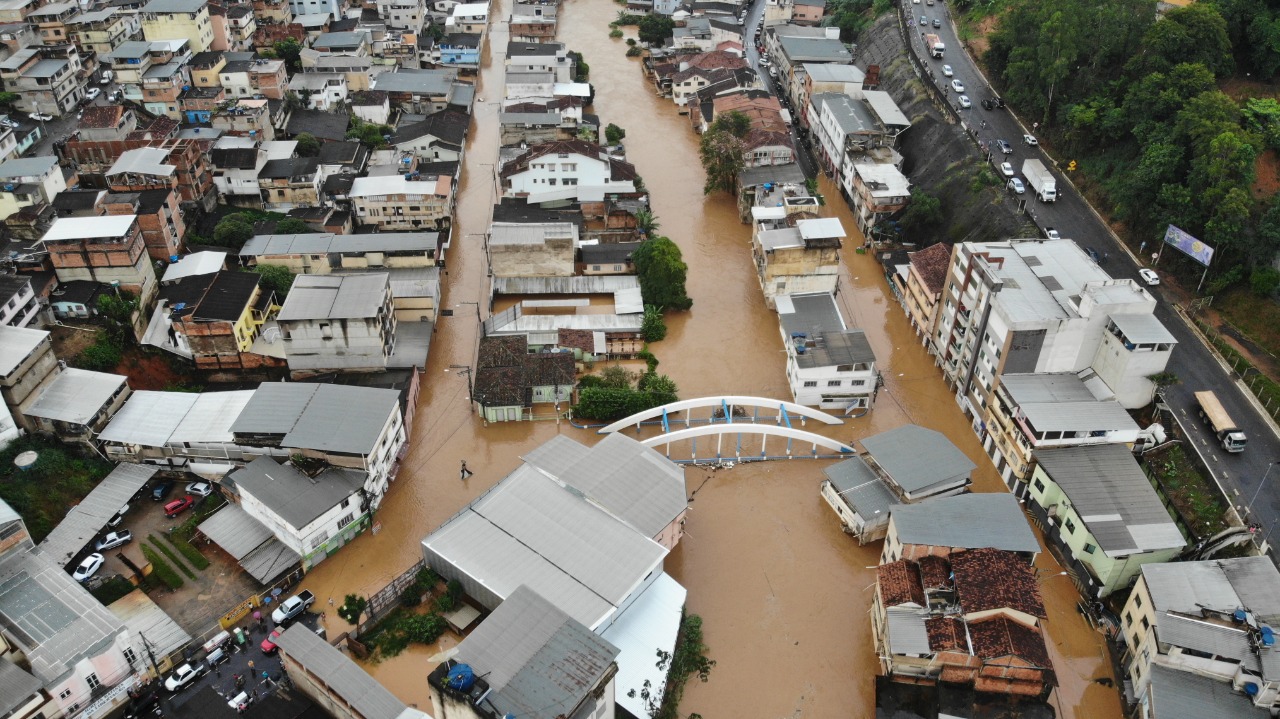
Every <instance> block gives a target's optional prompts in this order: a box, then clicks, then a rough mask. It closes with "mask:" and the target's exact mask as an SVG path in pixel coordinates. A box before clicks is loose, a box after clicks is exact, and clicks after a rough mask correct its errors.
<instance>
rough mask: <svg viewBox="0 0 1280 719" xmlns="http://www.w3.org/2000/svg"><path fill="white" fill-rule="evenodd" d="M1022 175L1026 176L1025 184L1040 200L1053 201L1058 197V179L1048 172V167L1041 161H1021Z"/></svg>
mask: <svg viewBox="0 0 1280 719" xmlns="http://www.w3.org/2000/svg"><path fill="white" fill-rule="evenodd" d="M1022 176H1023V177H1025V178H1027V186H1028V187H1030V188H1031V191H1032V192H1034V193H1035V194H1036V197H1039V198H1040V201H1041V202H1055V201H1056V200H1057V199H1058V181H1057V180H1055V179H1054V177H1053V175H1051V174H1049V169H1048V168H1046V167H1045V166H1044V163H1043V162H1041V161H1039V160H1025V161H1024V162H1023V163H1022Z"/></svg>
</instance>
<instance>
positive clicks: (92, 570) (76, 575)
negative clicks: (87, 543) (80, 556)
mask: <svg viewBox="0 0 1280 719" xmlns="http://www.w3.org/2000/svg"><path fill="white" fill-rule="evenodd" d="M103 561H105V560H104V559H103V558H102V555H101V554H98V553H96V552H95V553H93V554H90V555H89V556H87V557H85V558H84V561H83V562H81V563H80V566H78V567H76V571H74V572H72V573H71V578H72V579H74V580H76V581H77V582H83V581H84V580H86V579H88V578H89V577H92V576H93V575H95V574H97V573H98V570H99V569H101V568H102V562H103Z"/></svg>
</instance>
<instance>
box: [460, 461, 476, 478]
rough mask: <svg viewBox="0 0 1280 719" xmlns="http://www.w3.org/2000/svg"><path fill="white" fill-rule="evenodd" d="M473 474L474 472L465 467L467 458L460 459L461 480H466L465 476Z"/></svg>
mask: <svg viewBox="0 0 1280 719" xmlns="http://www.w3.org/2000/svg"><path fill="white" fill-rule="evenodd" d="M473 474H475V472H472V471H471V470H469V469H467V460H465V459H464V460H462V481H464V482H465V481H467V477H470V476H471V475H473Z"/></svg>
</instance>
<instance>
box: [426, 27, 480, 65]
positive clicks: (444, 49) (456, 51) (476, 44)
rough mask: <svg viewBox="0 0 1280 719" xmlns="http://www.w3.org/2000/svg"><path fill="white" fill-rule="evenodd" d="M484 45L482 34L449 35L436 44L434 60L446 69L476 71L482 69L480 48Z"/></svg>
mask: <svg viewBox="0 0 1280 719" xmlns="http://www.w3.org/2000/svg"><path fill="white" fill-rule="evenodd" d="M483 44H484V36H483V35H481V34H480V33H472V32H455V33H449V34H448V35H445V36H444V37H443V38H440V40H439V41H438V42H437V43H436V46H435V50H434V51H433V52H432V58H433V59H434V60H435V62H437V63H439V64H441V65H444V66H446V67H456V68H459V69H466V70H472V71H474V70H476V69H478V68H479V67H480V47H481V46H482V45H483Z"/></svg>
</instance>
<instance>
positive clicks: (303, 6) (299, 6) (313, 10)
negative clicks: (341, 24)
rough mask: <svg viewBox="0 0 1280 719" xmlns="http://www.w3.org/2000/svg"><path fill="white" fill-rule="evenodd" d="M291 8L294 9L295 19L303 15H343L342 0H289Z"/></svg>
mask: <svg viewBox="0 0 1280 719" xmlns="http://www.w3.org/2000/svg"><path fill="white" fill-rule="evenodd" d="M289 10H290V11H292V13H293V15H294V19H295V20H296V19H297V18H298V17H299V16H303V15H328V16H330V17H342V16H343V15H342V12H343V6H342V3H341V2H340V0H289Z"/></svg>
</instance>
